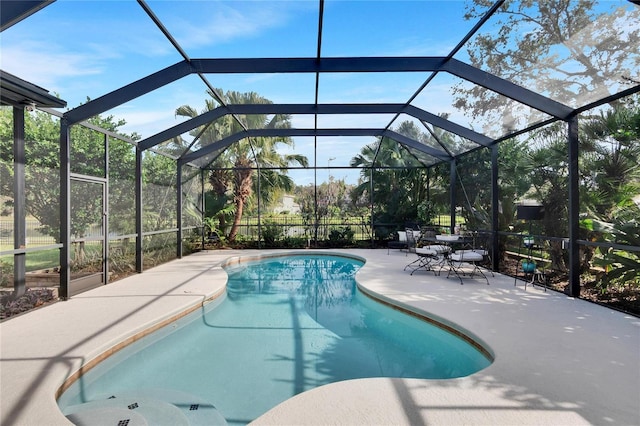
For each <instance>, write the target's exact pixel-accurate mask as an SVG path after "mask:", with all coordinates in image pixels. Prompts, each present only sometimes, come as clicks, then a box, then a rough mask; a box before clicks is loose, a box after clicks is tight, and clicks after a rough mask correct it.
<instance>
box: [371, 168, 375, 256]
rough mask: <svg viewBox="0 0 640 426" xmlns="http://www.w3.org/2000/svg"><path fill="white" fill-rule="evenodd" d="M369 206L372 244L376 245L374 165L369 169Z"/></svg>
mask: <svg viewBox="0 0 640 426" xmlns="http://www.w3.org/2000/svg"><path fill="white" fill-rule="evenodd" d="M369 207H370V209H371V246H372V247H374V244H375V233H376V229H375V228H374V227H373V226H374V221H373V167H371V168H370V169H369Z"/></svg>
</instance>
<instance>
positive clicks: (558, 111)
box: [443, 59, 573, 120]
mask: <svg viewBox="0 0 640 426" xmlns="http://www.w3.org/2000/svg"><path fill="white" fill-rule="evenodd" d="M443 71H446V72H448V73H450V74H453V75H455V76H457V77H460V78H462V79H464V80H468V81H470V82H472V83H475V84H477V85H480V86H482V87H485V88H487V89H489V90H491V91H494V92H496V93H499V94H501V95H503V96H506V97H507V98H510V99H513V100H515V101H518V102H520V103H522V104H525V105H527V106H530V107H531V108H535V109H537V110H540V111H542V112H545V113H547V114H549V115H551V116H553V117H556V118H560V119H563V120H564V119H567V118H568V117H569V116H570V115H571V114H573V109H571V108H569V107H568V106H566V105H563V104H561V103H560V102H556V101H554V100H553V99H550V98H547V97H545V96H542V95H540V94H539V93H536V92H534V91H531V90H529V89H526V88H524V87H522V86H518V85H517V84H515V83H512V82H510V81H508V80H505V79H503V78H500V77H497V76H495V75H493V74H489V73H488V72H486V71H483V70H481V69H478V68H476V67H473V66H471V65H469V64H466V63H464V62H461V61H459V60H457V59H450V60H449V61H448V62H447V63H446V64H445V66H444V67H443Z"/></svg>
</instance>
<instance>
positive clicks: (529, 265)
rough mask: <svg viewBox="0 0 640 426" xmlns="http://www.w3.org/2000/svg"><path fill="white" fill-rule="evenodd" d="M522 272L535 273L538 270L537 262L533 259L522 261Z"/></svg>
mask: <svg viewBox="0 0 640 426" xmlns="http://www.w3.org/2000/svg"><path fill="white" fill-rule="evenodd" d="M522 270H523V271H524V272H525V273H528V274H530V273H533V272H535V270H536V262H534V261H533V260H531V259H523V260H522Z"/></svg>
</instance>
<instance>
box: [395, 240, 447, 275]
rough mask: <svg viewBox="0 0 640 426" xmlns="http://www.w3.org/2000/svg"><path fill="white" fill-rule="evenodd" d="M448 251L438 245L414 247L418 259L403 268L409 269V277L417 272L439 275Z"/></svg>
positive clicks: (445, 247)
mask: <svg viewBox="0 0 640 426" xmlns="http://www.w3.org/2000/svg"><path fill="white" fill-rule="evenodd" d="M449 250H450V249H449V247H447V246H443V245H439V244H435V245H429V246H424V247H416V250H415V252H416V254H417V255H418V258H417V259H416V260H414V261H413V262H411V263H409V264H408V265H407V266H405V267H404V270H405V271H406V270H407V269H408V268H411V275H413V273H414V272H416V271H419V270H424V271H431V272H433V274H434V275H440V271H441V270H442V267H443V266H444V263H445V261H446V257H447V254H448V253H449Z"/></svg>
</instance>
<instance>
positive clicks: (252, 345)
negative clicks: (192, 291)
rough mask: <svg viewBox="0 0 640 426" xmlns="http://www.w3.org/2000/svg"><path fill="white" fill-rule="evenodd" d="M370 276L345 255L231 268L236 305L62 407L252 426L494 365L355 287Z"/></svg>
mask: <svg viewBox="0 0 640 426" xmlns="http://www.w3.org/2000/svg"><path fill="white" fill-rule="evenodd" d="M362 264H363V262H362V261H361V260H359V259H355V258H350V257H342V256H335V255H313V256H310V255H294V256H278V257H269V258H265V259H262V260H259V261H250V262H236V263H234V264H232V265H230V266H229V267H228V268H225V269H226V270H227V273H228V275H229V282H228V285H227V294H226V297H223V298H219V299H218V300H216V301H214V302H212V303H210V304H208V305H206V306H205V307H203V308H202V309H201V310H200V311H199V312H196V313H193V314H190V315H188V316H186V317H184V318H183V319H181V320H179V321H177V322H175V323H173V324H171V325H170V326H167V327H165V328H163V329H162V330H160V331H158V332H156V333H153V334H152V335H150V336H147V337H145V338H143V339H140V340H139V341H137V342H136V343H134V344H133V345H130V346H129V347H127V348H125V349H124V350H122V351H120V352H118V353H117V354H116V355H114V356H112V357H110V358H108V359H107V360H106V361H105V362H103V363H101V364H100V365H99V366H98V367H96V368H94V369H93V370H91V371H90V372H88V373H87V374H85V375H84V376H82V377H81V378H80V379H79V380H78V381H76V382H75V383H74V384H73V385H72V386H71V387H70V388H69V389H68V390H67V391H66V392H65V393H64V394H63V395H62V396H61V398H60V399H59V401H58V402H59V405H60V407H61V409H62V411H63V412H64V413H65V414H69V413H72V412H76V413H78V412H81V411H82V410H83V409H84V407H87V408H90V409H92V408H94V407H92V406H90V405H91V404H93V406H95V408H102V409H104V407H105V406H113V405H114V404H115V403H116V402H118V401H125V400H126V401H127V404H129V402H131V401H133V402H135V403H136V404H137V405H138V406H143V405H144V404H146V406H147V407H150V406H151V405H152V401H153V400H157V399H161V400H162V401H163V402H165V403H166V402H170V403H172V404H173V405H178V406H180V407H181V408H182V409H184V410H186V408H185V407H193V406H196V407H197V408H199V410H198V411H199V413H198V414H200V415H201V417H199V418H196V417H197V416H195V414H194V413H187V414H189V415H191V417H190V418H188V419H187V420H188V421H189V422H190V423H191V424H197V423H198V421H200V422H201V424H207V421H209V420H210V419H211V418H212V417H209V418H208V419H209V420H207V419H206V418H205V417H206V415H207V413H208V414H210V415H211V416H214V415H215V414H216V413H218V412H219V413H221V414H222V415H223V416H224V418H225V419H226V422H227V423H229V424H246V423H248V422H250V421H251V420H253V419H255V418H257V417H258V416H260V415H261V414H263V413H264V412H266V411H268V410H269V409H270V408H272V407H274V406H275V405H277V404H278V403H280V402H282V401H284V400H286V399H288V398H290V397H292V396H293V395H296V394H298V393H300V392H303V391H305V390H309V389H312V388H314V387H317V386H321V385H324V384H327V383H331V382H336V381H340V380H347V379H354V378H365V377H414V378H434V379H435V378H438V379H441V378H453V377H461V376H466V375H469V374H472V373H474V372H476V371H479V370H481V369H483V368H485V367H486V366H488V365H489V364H490V363H491V361H490V359H488V358H487V357H486V356H485V355H483V353H482V352H481V351H479V350H478V349H477V348H476V347H474V346H473V345H471V344H469V343H468V342H467V341H465V340H464V339H462V338H460V337H459V336H456V335H454V334H451V333H448V332H446V331H445V330H443V329H442V328H439V327H435V326H433V325H431V324H428V323H426V322H425V321H423V320H421V319H419V318H417V317H416V316H414V315H407V314H405V313H403V312H400V311H398V310H395V309H392V308H390V307H388V306H385V305H382V304H380V303H378V302H376V301H374V300H372V299H371V298H369V297H368V296H366V295H364V294H363V293H361V292H360V291H359V290H358V289H357V287H356V283H355V278H354V277H355V273H356V272H357V270H358V269H359V268H360V267H361V266H362ZM112 397H115V398H112ZM125 397H126V398H125ZM109 398H111V400H109ZM115 400H117V401H115ZM134 400H135V401H134ZM105 401H107V402H105ZM141 401H142V402H141ZM176 401H178V402H176ZM85 404H88V405H85ZM129 405H131V404H129ZM213 405H214V406H215V407H216V409H217V410H214V409H213ZM127 406H128V405H127ZM161 408H162V409H163V410H166V411H167V412H169V411H170V407H166V406H164V405H161ZM148 411H153V409H152V408H149V410H148ZM174 411H175V410H174ZM134 412H135V410H134ZM125 413H126V411H125ZM175 415H176V416H178V414H177V413H176V414H175ZM167 416H168V415H166V416H165V417H164V418H165V419H167V418H168V417H167ZM175 423H176V422H175V421H174V424H175ZM116 424H117V423H116ZM130 424H132V423H130Z"/></svg>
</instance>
